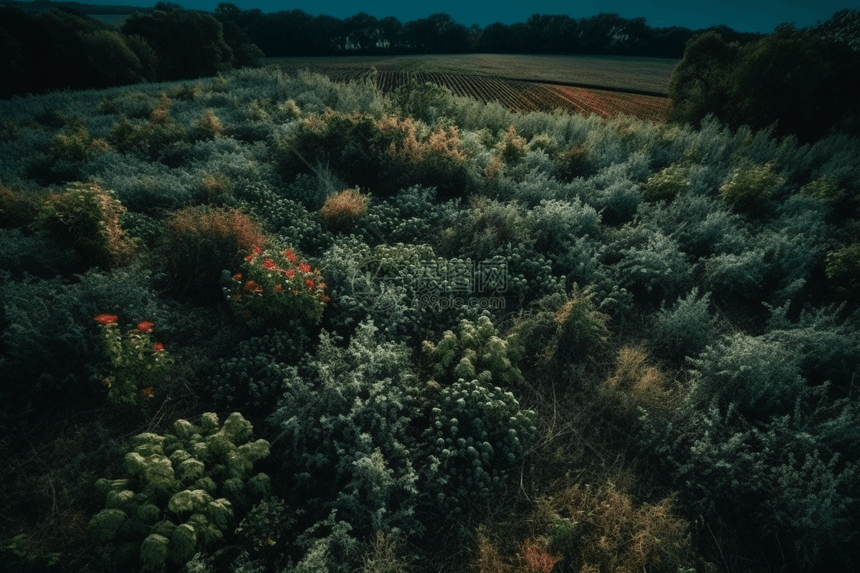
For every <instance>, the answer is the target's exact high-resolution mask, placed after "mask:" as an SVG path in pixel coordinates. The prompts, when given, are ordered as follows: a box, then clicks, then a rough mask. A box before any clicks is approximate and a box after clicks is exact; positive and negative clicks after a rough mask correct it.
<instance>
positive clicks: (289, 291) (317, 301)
mask: <svg viewBox="0 0 860 573" xmlns="http://www.w3.org/2000/svg"><path fill="white" fill-rule="evenodd" d="M239 270H240V272H239V273H236V274H235V275H233V277H232V281H229V282H228V283H227V285H225V286H224V294H225V295H226V297H227V299H228V300H229V301H230V303H231V305H232V306H233V309H234V310H235V312H236V315H237V316H238V317H239V319H240V320H242V321H243V322H245V323H246V324H248V325H249V326H251V327H252V328H254V329H259V328H262V327H264V326H272V327H276V328H285V327H293V326H297V325H304V326H306V327H308V326H313V325H315V324H317V323H318V322H319V321H320V319H321V318H322V314H323V310H324V309H325V304H326V303H327V302H328V301H329V297H328V295H326V294H325V293H326V284H325V283H324V282H323V277H322V274H321V273H320V271H319V269H317V268H312V267H311V266H310V265H309V264H308V263H306V262H302V261H300V257H299V256H298V255H296V254H295V252H293V250H292V249H280V248H275V247H272V248H269V249H261V248H260V247H259V246H257V247H254V249H253V250H252V251H251V253H250V254H249V255H248V256H246V257H245V262H244V263H243V264H242V266H241V267H240V269H239ZM223 274H224V275H227V276H229V274H230V273H229V272H227V271H226V270H225V271H224V272H223ZM224 282H227V281H222V284H223V283H224Z"/></svg>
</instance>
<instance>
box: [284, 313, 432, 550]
mask: <svg viewBox="0 0 860 573" xmlns="http://www.w3.org/2000/svg"><path fill="white" fill-rule="evenodd" d="M376 332H377V329H376V327H375V326H374V325H373V323H372V322H362V323H361V324H360V325H359V327H358V328H357V330H356V332H355V334H354V335H353V336H352V338H351V340H350V342H349V345H348V346H347V347H346V348H338V347H337V346H335V344H336V341H337V339H336V338H335V337H334V336H333V335H330V334H328V333H325V332H323V334H321V335H320V344H319V346H318V348H317V355H316V357H315V358H314V359H313V360H311V362H310V367H311V370H312V375H311V376H310V378H308V379H304V378H302V377H301V376H299V373H298V370H297V369H295V368H294V367H290V368H289V370H290V371H291V375H289V376H287V377H286V378H285V392H284V395H283V397H282V399H281V401H280V402H279V404H278V409H277V410H276V411H275V413H274V414H273V415H272V416H271V418H270V421H271V423H272V424H273V425H274V426H275V427H276V428H278V429H279V430H280V434H279V436H278V437H277V438H276V439H275V440H274V441H273V442H272V447H273V450H274V451H275V453H276V455H277V456H278V457H279V458H280V459H281V460H282V462H283V465H284V469H285V471H288V472H290V473H291V474H295V478H296V479H295V482H294V483H295V486H294V488H295V490H294V491H295V493H296V494H297V495H299V496H301V497H302V498H303V499H305V500H307V503H306V506H305V507H306V509H307V511H309V512H312V513H311V516H310V517H311V519H313V520H316V519H322V518H324V517H325V516H326V515H328V514H329V513H330V512H331V511H332V510H337V516H338V518H339V519H343V520H345V521H347V522H348V523H349V524H350V525H351V527H353V528H355V529H357V530H358V531H359V532H360V534H361V535H369V534H371V533H372V532H374V531H376V530H378V529H383V530H389V529H390V528H392V527H396V528H399V529H400V530H401V531H403V532H404V533H407V534H415V533H419V532H420V531H421V530H423V526H422V525H421V524H420V522H419V521H418V520H417V517H416V515H415V509H416V507H417V505H418V504H419V498H418V495H419V492H420V491H421V486H420V484H419V483H417V482H418V480H419V476H418V473H417V472H418V471H419V467H416V465H417V463H418V462H417V461H416V460H417V459H419V458H418V457H416V454H417V452H418V451H419V448H420V443H419V441H418V439H417V438H418V436H419V434H420V431H421V430H422V429H423V427H422V426H423V425H424V424H426V419H422V410H423V409H424V399H423V398H422V397H421V389H420V387H419V385H418V382H417V380H416V378H415V375H414V374H413V373H412V371H411V369H410V367H409V350H408V349H407V348H406V346H405V345H403V344H395V343H391V342H379V339H378V335H377V334H376ZM276 443H277V444H278V445H277V448H275V444H276ZM314 516H317V517H314Z"/></svg>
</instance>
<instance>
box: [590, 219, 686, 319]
mask: <svg viewBox="0 0 860 573" xmlns="http://www.w3.org/2000/svg"><path fill="white" fill-rule="evenodd" d="M603 256H604V258H605V261H606V263H607V264H611V265H612V272H613V274H614V275H615V276H616V277H617V280H618V283H619V285H620V286H622V287H624V288H626V289H627V290H629V291H630V292H632V293H633V295H634V297H636V298H638V299H639V301H640V302H649V303H652V304H653V305H654V306H658V305H659V304H660V303H662V302H663V301H665V300H667V299H671V298H674V297H676V296H677V295H678V294H679V293H680V292H683V291H684V290H685V289H686V288H687V286H688V285H689V283H690V281H691V279H692V267H691V265H690V264H689V263H688V262H687V257H686V256H685V255H684V253H683V252H681V250H680V249H679V248H678V243H676V242H675V241H674V240H672V239H671V238H670V237H667V236H666V235H663V234H662V233H659V232H653V231H651V230H649V229H647V228H643V227H625V228H623V229H622V230H621V231H620V232H619V233H618V235H617V239H616V240H615V241H614V242H613V243H612V244H610V245H609V246H608V248H606V249H605V250H604V253H603ZM616 257H619V258H620V260H617V259H616ZM616 260H617V262H615V261H616Z"/></svg>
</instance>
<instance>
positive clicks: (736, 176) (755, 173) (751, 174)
mask: <svg viewBox="0 0 860 573" xmlns="http://www.w3.org/2000/svg"><path fill="white" fill-rule="evenodd" d="M773 168H774V164H773V163H768V164H766V165H761V166H755V165H752V164H751V163H750V162H749V161H748V160H747V159H744V160H742V161H741V163H740V165H738V166H737V167H735V168H734V169H733V170H732V174H731V175H730V176H729V178H728V179H727V180H726V182H725V183H723V185H722V187H720V196H721V197H722V198H723V201H724V202H725V203H727V204H729V205H731V206H732V208H734V209H735V210H737V211H741V212H743V211H747V212H755V211H757V210H760V209H761V208H762V207H763V205H764V203H765V202H766V201H767V199H768V198H770V196H771V195H772V193H773V190H774V189H775V188H776V187H777V186H778V185H779V184H780V183H781V182H782V179H780V177H779V175H777V174H776V173H774V172H773Z"/></svg>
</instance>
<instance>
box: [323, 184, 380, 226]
mask: <svg viewBox="0 0 860 573" xmlns="http://www.w3.org/2000/svg"><path fill="white" fill-rule="evenodd" d="M369 202H370V199H369V197H368V196H367V195H363V194H362V193H361V190H360V189H346V190H344V191H341V192H340V193H337V194H335V195H330V196H329V197H328V198H327V199H326V200H325V203H324V204H323V206H322V209H320V215H322V218H323V221H325V223H326V225H328V226H329V227H330V228H332V229H339V230H348V229H349V228H350V227H351V224H352V223H354V222H355V221H356V220H357V219H359V218H361V216H362V215H364V214H365V213H367V206H368V203H369Z"/></svg>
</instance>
